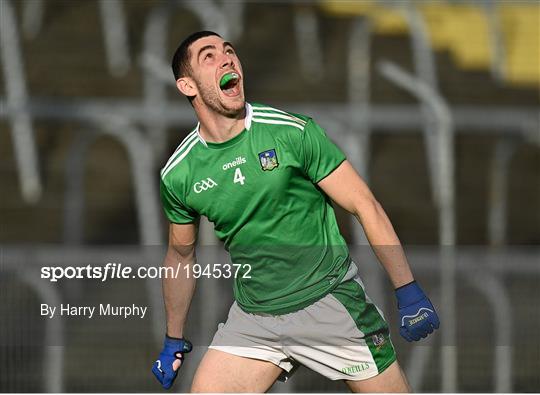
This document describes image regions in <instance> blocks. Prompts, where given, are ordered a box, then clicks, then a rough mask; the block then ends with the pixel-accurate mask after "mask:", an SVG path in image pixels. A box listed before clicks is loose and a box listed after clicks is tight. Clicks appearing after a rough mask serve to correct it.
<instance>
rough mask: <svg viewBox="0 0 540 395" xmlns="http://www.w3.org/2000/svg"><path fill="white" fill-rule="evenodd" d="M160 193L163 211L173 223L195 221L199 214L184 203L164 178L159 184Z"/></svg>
mask: <svg viewBox="0 0 540 395" xmlns="http://www.w3.org/2000/svg"><path fill="white" fill-rule="evenodd" d="M159 193H160V196H161V205H162V206H163V211H164V212H165V215H166V216H167V218H168V219H169V221H171V222H172V223H175V224H189V223H191V222H194V221H195V220H196V219H197V217H198V216H199V215H198V214H197V213H196V212H195V211H194V210H191V209H189V208H188V207H186V206H185V205H184V204H183V203H182V201H181V200H180V199H179V198H178V197H177V196H176V195H175V194H174V192H173V191H171V190H170V188H169V187H168V186H167V184H166V183H165V182H164V181H163V179H161V182H160V185H159Z"/></svg>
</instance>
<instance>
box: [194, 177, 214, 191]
mask: <svg viewBox="0 0 540 395" xmlns="http://www.w3.org/2000/svg"><path fill="white" fill-rule="evenodd" d="M217 185H218V184H217V182H215V181H214V180H212V179H211V178H210V177H208V178H207V179H206V180H202V181H199V182H196V183H195V184H193V190H194V191H195V193H201V192H203V191H207V190H208V189H211V188H213V187H217Z"/></svg>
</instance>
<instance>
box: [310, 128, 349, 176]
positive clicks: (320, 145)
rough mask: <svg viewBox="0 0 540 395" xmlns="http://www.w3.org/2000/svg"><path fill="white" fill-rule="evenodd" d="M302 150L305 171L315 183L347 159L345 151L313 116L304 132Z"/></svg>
mask: <svg viewBox="0 0 540 395" xmlns="http://www.w3.org/2000/svg"><path fill="white" fill-rule="evenodd" d="M302 151H303V161H304V171H305V173H306V175H307V176H308V177H309V179H310V180H311V181H312V182H313V183H314V184H316V183H318V182H319V181H321V180H322V179H323V178H325V177H326V176H327V175H329V174H330V173H331V172H332V171H334V170H335V169H336V168H337V167H338V166H339V165H340V164H341V163H342V162H343V161H344V160H345V159H346V157H345V154H344V153H343V151H341V149H339V147H338V146H337V145H336V144H334V143H333V142H332V141H331V140H330V139H329V138H328V136H327V135H326V133H325V131H324V129H323V128H321V127H320V126H319V125H318V124H317V123H316V122H315V121H314V120H313V119H311V118H310V119H309V120H308V122H307V123H306V126H305V127H304V132H303V133H302Z"/></svg>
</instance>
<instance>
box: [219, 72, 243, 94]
mask: <svg viewBox="0 0 540 395" xmlns="http://www.w3.org/2000/svg"><path fill="white" fill-rule="evenodd" d="M239 82H240V75H239V74H238V73H235V72H230V73H226V74H224V75H223V76H222V77H221V79H220V80H219V87H220V89H221V91H222V92H223V93H224V94H225V96H236V95H238V94H239V93H240V84H239Z"/></svg>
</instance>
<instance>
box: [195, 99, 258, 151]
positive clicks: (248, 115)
mask: <svg viewBox="0 0 540 395" xmlns="http://www.w3.org/2000/svg"><path fill="white" fill-rule="evenodd" d="M251 118H253V107H251V104H249V103H248V102H246V117H245V118H244V128H246V130H247V131H249V129H250V128H251ZM200 129H201V123H200V122H197V127H196V128H195V130H196V131H197V137H198V139H199V141H200V142H201V143H202V144H203V145H204V146H205V147H208V144H206V141H205V140H204V139H203V137H202V136H201V133H200Z"/></svg>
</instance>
